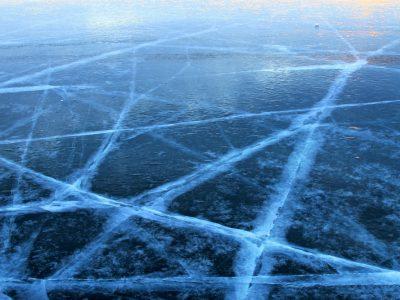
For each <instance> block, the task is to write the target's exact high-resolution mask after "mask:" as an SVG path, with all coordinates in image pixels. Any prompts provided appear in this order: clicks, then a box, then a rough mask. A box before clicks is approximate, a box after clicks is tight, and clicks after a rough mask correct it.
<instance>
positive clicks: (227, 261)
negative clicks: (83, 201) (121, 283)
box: [61, 218, 239, 278]
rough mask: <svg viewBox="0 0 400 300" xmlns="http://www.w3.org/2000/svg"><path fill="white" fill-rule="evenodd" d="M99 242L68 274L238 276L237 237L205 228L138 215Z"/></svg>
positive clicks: (109, 276)
mask: <svg viewBox="0 0 400 300" xmlns="http://www.w3.org/2000/svg"><path fill="white" fill-rule="evenodd" d="M95 246H97V247H98V248H96V249H97V250H96V251H93V252H92V255H91V256H89V257H86V256H81V262H79V260H75V264H74V265H73V266H72V268H70V270H68V269H67V270H66V271H65V274H66V275H68V276H70V277H71V276H73V277H75V278H123V277H130V276H138V275H145V276H149V277H156V278H159V277H161V278H163V277H171V276H233V270H232V263H233V258H234V256H235V253H236V251H237V250H238V249H239V243H238V242H233V241H232V240H230V239H228V238H222V237H219V236H215V235H210V234H209V233H207V232H203V231H202V230H201V228H199V229H195V230H193V229H189V228H174V226H171V227H169V226H168V225H160V224H157V223H153V222H151V221H146V220H143V219H138V218H130V219H128V220H127V221H126V222H124V223H122V224H121V226H119V227H118V228H116V229H115V231H114V232H112V233H111V234H110V235H109V238H108V239H106V240H105V241H104V242H103V243H101V244H99V245H95ZM204 253H207V255H206V256H205V255H204ZM71 270H72V271H71ZM61 276H63V275H62V274H61Z"/></svg>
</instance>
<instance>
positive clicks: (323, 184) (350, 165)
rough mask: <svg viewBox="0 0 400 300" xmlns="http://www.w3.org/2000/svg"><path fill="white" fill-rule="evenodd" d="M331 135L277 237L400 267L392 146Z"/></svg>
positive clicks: (367, 260) (396, 192) (283, 221)
mask: <svg viewBox="0 0 400 300" xmlns="http://www.w3.org/2000/svg"><path fill="white" fill-rule="evenodd" d="M327 134H328V135H329V139H328V140H327V141H326V143H325V146H324V147H323V149H322V151H321V152H320V154H319V155H318V157H317V160H316V164H315V166H314V169H313V170H312V172H311V174H310V177H309V180H308V183H307V185H306V186H305V188H304V189H298V191H297V193H296V198H297V201H296V204H295V205H291V207H290V209H288V210H287V212H286V213H284V214H283V217H282V220H281V221H280V222H279V223H278V224H277V228H276V231H275V233H274V234H275V235H277V236H285V237H286V239H287V240H288V241H289V242H291V243H294V244H297V245H300V246H303V247H308V248H313V249H316V250H318V251H322V252H324V253H330V254H332V255H335V256H339V257H344V258H348V259H351V260H354V261H359V262H365V263H370V264H373V265H377V266H381V267H385V268H390V269H398V268H399V256H398V253H399V247H400V244H399V241H400V240H399V239H400V233H399V232H398V229H397V228H398V226H399V220H400V215H399V213H398V212H399V207H398V206H399V205H398V195H399V192H400V190H399V187H400V186H399V184H398V182H397V181H396V180H393V178H395V177H396V175H395V174H396V173H397V172H398V169H399V167H400V165H399V163H398V161H399V160H398V158H397V157H393V155H392V153H393V149H392V147H393V146H391V145H389V146H388V145H385V144H381V143H379V141H375V142H371V141H360V140H352V139H348V138H346V137H345V136H343V134H341V133H339V134H338V133H334V132H330V131H328V132H327ZM329 153H330V154H332V153H335V155H338V156H339V157H341V160H336V159H334V158H332V156H331V155H329ZM338 174H340V176H338ZM290 211H291V212H290ZM287 220H291V221H290V223H289V222H287Z"/></svg>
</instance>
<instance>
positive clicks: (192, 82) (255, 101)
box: [155, 58, 338, 114]
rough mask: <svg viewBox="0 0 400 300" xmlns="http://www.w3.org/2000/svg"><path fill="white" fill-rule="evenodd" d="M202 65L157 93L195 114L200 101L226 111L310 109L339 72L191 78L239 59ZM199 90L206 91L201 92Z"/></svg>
mask: <svg viewBox="0 0 400 300" xmlns="http://www.w3.org/2000/svg"><path fill="white" fill-rule="evenodd" d="M227 61H228V62H227ZM201 64H203V65H204V67H203V68H205V70H201V69H200V71H197V70H194V71H188V72H187V74H186V76H184V77H181V78H177V79H176V80H174V81H173V82H171V83H170V84H169V85H168V86H167V87H166V88H161V89H160V90H158V91H157V92H156V93H155V94H156V95H157V96H159V97H161V98H164V99H178V100H181V101H184V102H185V103H186V104H187V105H188V106H189V107H190V108H191V110H193V111H190V112H191V113H192V114H195V113H196V111H195V109H196V107H198V104H197V103H204V104H207V103H210V104H211V105H212V107H215V108H217V109H219V110H221V111H223V112H234V111H239V112H240V111H247V112H262V111H270V110H285V109H296V108H308V107H311V106H312V105H313V104H315V103H316V102H317V101H319V100H320V99H321V98H322V97H323V95H324V94H325V93H326V90H327V86H329V83H330V82H331V81H332V80H333V79H334V77H335V76H336V75H337V72H338V71H335V70H309V71H297V72H289V71H288V72H285V71H283V72H277V73H274V72H272V73H269V72H266V73H264V72H261V73H253V74H252V73H238V74H230V75H226V76H221V77H207V76H205V77H204V78H202V77H200V78H196V76H194V77H190V76H191V74H193V73H194V74H196V75H201V76H203V75H204V74H209V72H210V68H212V69H213V70H214V71H213V72H215V69H218V68H219V67H218V66H219V65H221V66H223V67H222V68H223V69H226V67H225V66H226V65H228V66H229V65H232V64H233V65H236V62H235V61H232V59H231V58H227V59H216V60H215V61H214V60H212V61H211V64H210V65H208V63H207V62H206V61H203V62H202V63H201ZM257 69H259V67H257ZM191 70H192V69H191ZM299 77H301V78H302V81H301V82H300V81H299V80H298V79H299ZM199 91H203V92H200V93H199ZM204 91H207V92H204Z"/></svg>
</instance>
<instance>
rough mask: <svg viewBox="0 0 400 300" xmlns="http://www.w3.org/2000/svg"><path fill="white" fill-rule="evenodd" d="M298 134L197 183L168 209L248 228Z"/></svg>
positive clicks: (251, 225) (264, 202)
mask: <svg viewBox="0 0 400 300" xmlns="http://www.w3.org/2000/svg"><path fill="white" fill-rule="evenodd" d="M297 138H298V136H294V137H292V138H288V139H287V140H283V141H280V142H279V143H277V144H275V145H271V146H269V147H266V148H265V149H264V150H262V151H260V152H259V153H256V154H254V155H253V156H252V157H250V158H248V159H245V160H243V161H241V162H239V163H237V164H236V165H235V166H234V167H233V168H232V169H231V170H229V171H228V172H225V173H222V174H220V175H218V176H216V177H215V178H214V179H213V180H210V181H206V182H201V183H199V185H197V186H196V187H195V188H193V189H192V190H190V191H188V192H187V193H185V194H182V195H180V196H178V197H177V198H176V199H174V200H172V202H171V204H170V206H169V210H170V211H172V212H176V213H179V214H183V215H188V216H194V217H197V218H200V219H206V220H210V221H213V222H217V223H220V224H223V225H226V226H229V227H234V228H241V229H245V230H251V229H252V228H253V227H254V220H255V219H256V217H257V215H258V214H259V212H260V211H261V210H262V209H263V207H266V206H268V203H269V202H268V199H269V196H270V195H272V194H273V186H274V184H275V183H276V182H277V180H278V178H279V176H280V175H281V172H282V168H283V166H284V165H285V163H286V159H287V155H289V154H290V152H291V150H292V146H293V143H294V142H295V140H296V139H297ZM233 141H234V140H233Z"/></svg>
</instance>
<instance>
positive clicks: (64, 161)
mask: <svg viewBox="0 0 400 300" xmlns="http://www.w3.org/2000/svg"><path fill="white" fill-rule="evenodd" d="M102 140H103V137H102V136H101V135H99V136H86V137H76V138H73V139H61V140H53V141H39V142H34V143H31V145H30V147H29V151H28V153H27V155H26V158H25V161H26V166H27V167H29V168H31V169H33V170H35V171H38V172H41V173H43V174H46V175H48V176H51V177H54V178H57V179H61V180H68V179H69V176H70V175H72V174H73V173H74V172H75V171H77V170H79V169H80V168H83V167H84V166H85V164H86V161H87V160H88V159H89V158H90V157H91V156H92V155H93V154H94V153H96V151H97V148H98V147H99V146H100V145H101V143H102ZM24 149H25V143H21V144H14V145H2V146H0V156H4V157H5V158H7V159H9V160H12V161H15V162H19V161H20V156H21V153H23V151H24ZM49 161H51V162H52V163H51V165H49V163H48V162H49ZM13 171H17V172H18V171H19V170H18V169H15V170H13Z"/></svg>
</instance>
